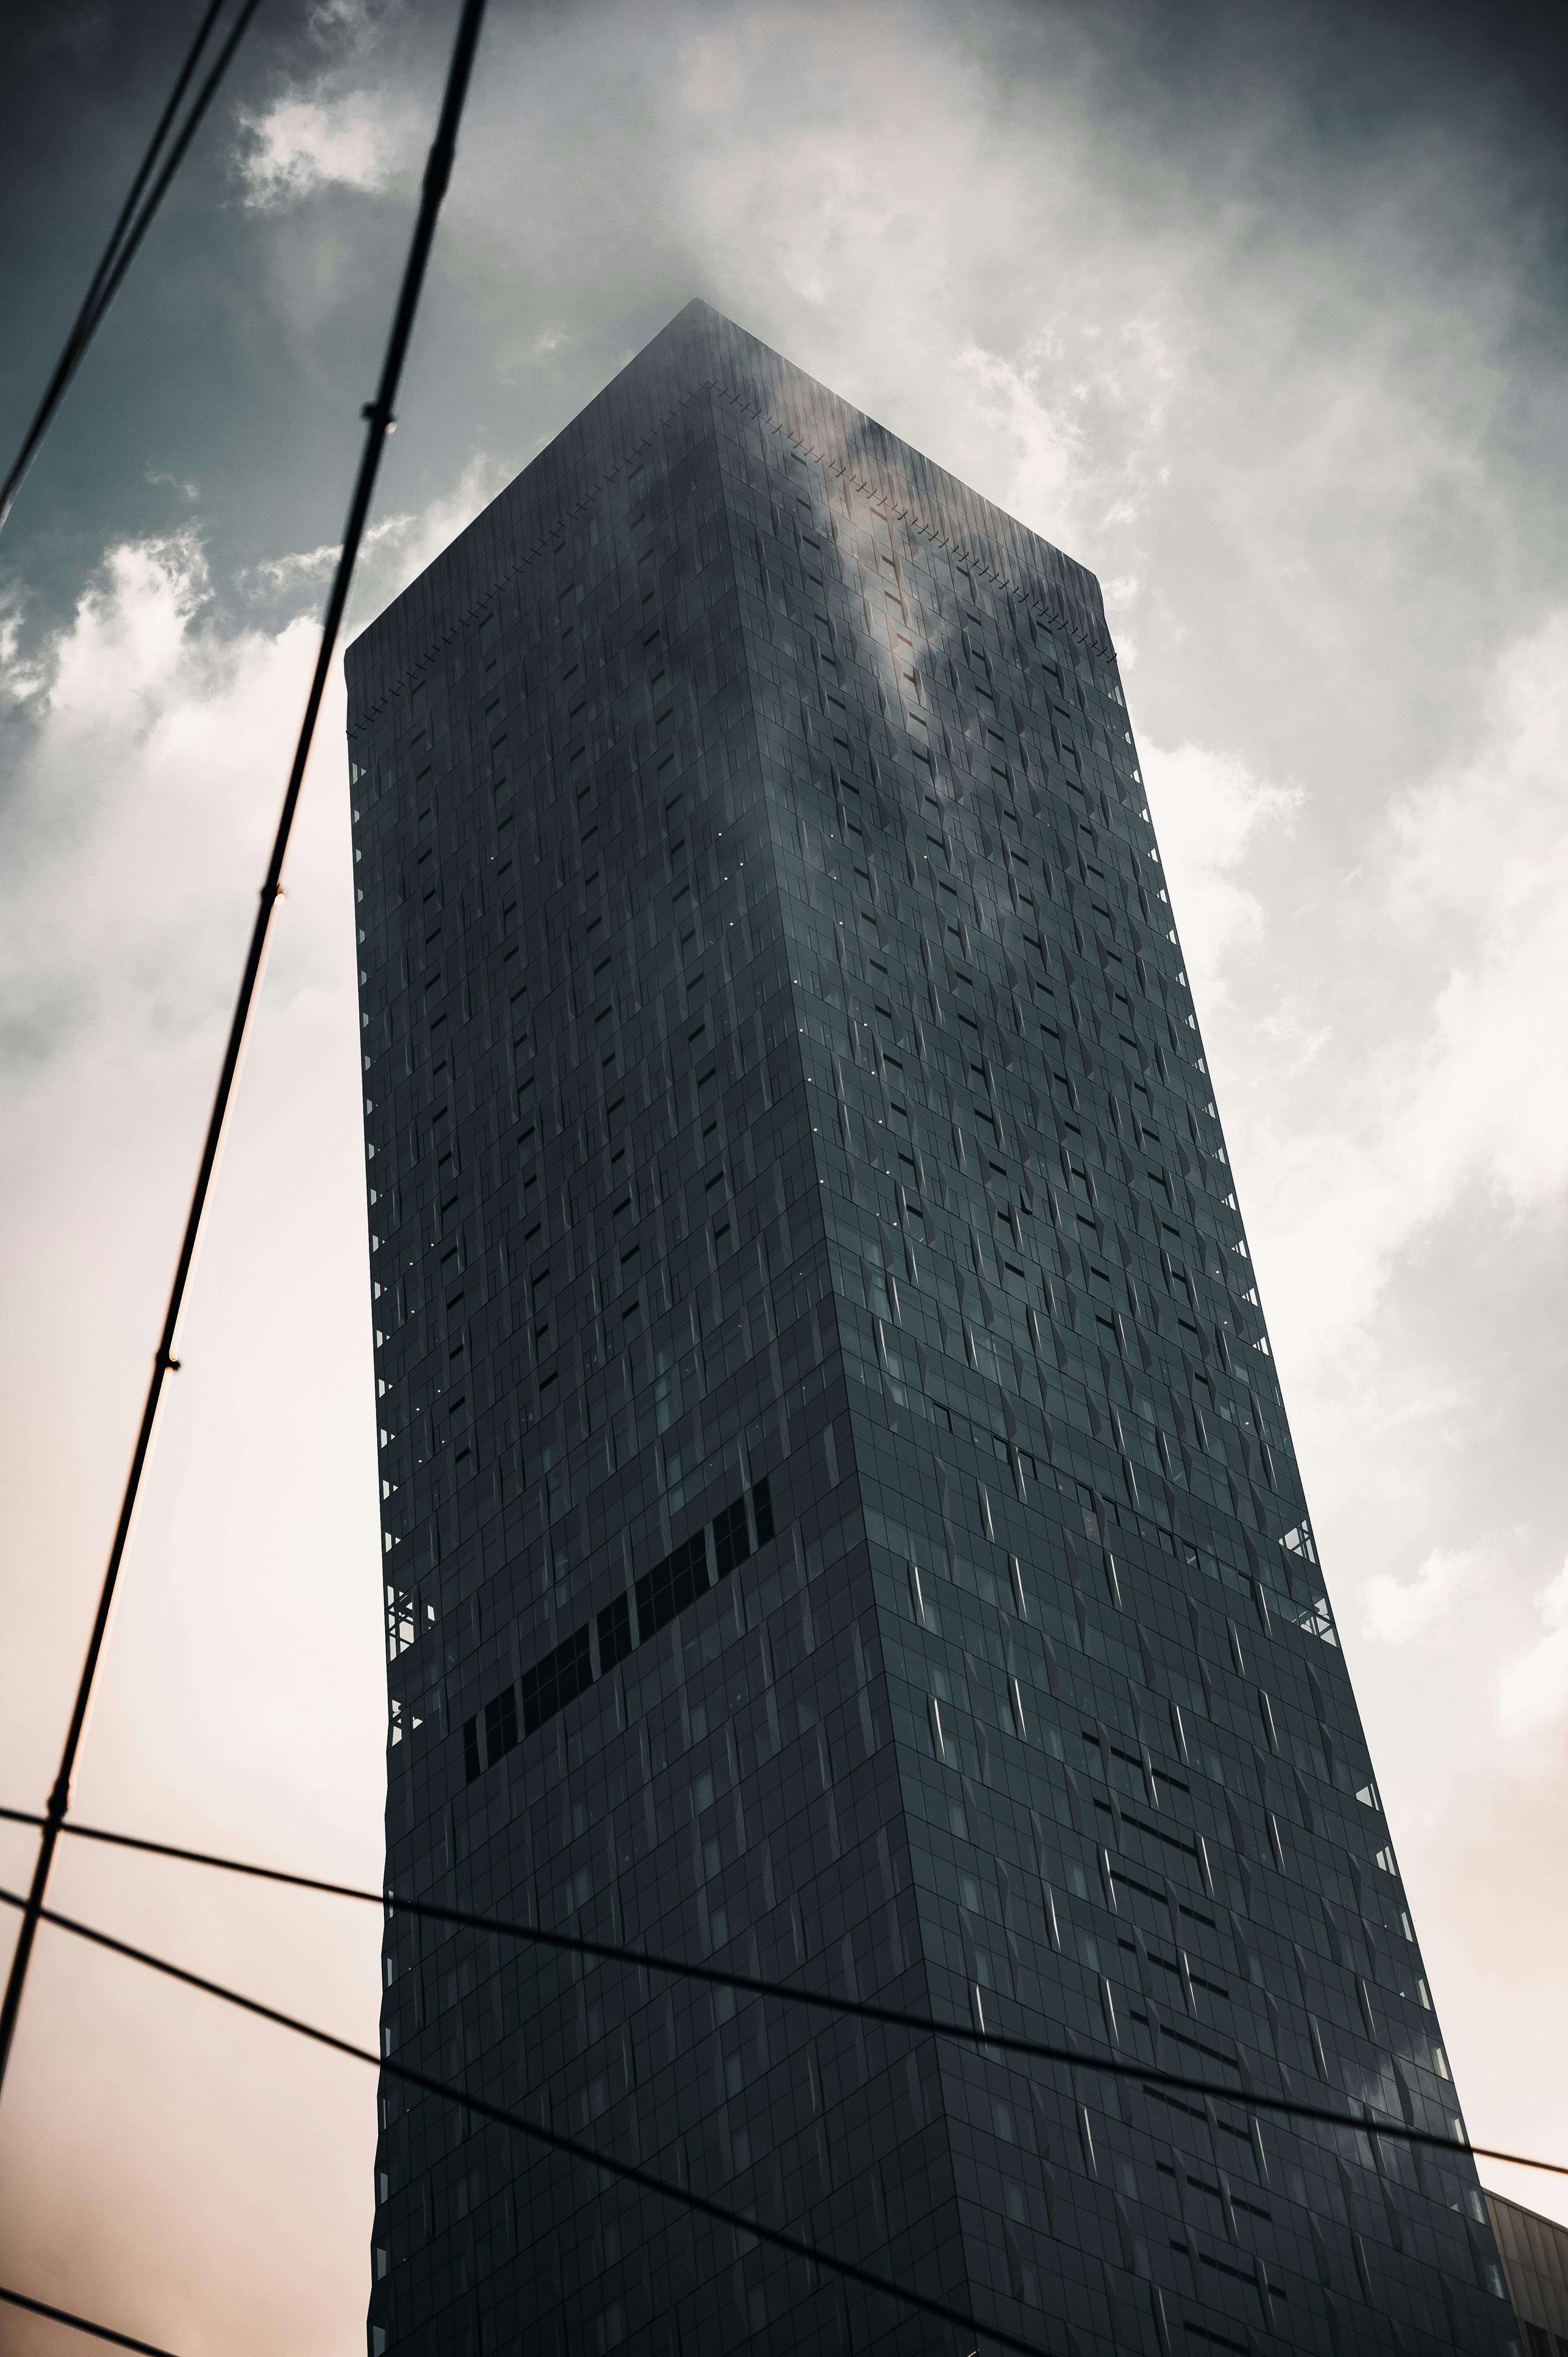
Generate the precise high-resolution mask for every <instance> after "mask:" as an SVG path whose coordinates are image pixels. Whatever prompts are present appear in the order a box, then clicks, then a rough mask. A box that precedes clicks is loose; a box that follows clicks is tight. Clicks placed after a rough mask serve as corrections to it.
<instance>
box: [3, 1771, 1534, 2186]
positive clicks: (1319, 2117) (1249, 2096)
mask: <svg viewBox="0 0 1568 2357" xmlns="http://www.w3.org/2000/svg"><path fill="white" fill-rule="evenodd" d="M0 1823H7V1824H20V1825H41V1824H44V1823H45V1820H44V1819H43V1818H42V1817H40V1816H38V1815H36V1814H34V1813H32V1812H31V1811H30V1810H27V1809H5V1808H0ZM61 1831H62V1832H63V1833H65V1834H68V1835H70V1837H71V1838H72V1839H73V1840H75V1841H89V1842H101V1843H104V1844H107V1845H108V1846H110V1847H112V1848H114V1849H127V1850H133V1851H138V1852H141V1853H144V1854H145V1855H146V1856H147V1857H169V1858H174V1859H177V1860H178V1861H180V1862H181V1863H183V1864H185V1865H188V1866H209V1867H217V1868H219V1870H220V1871H221V1872H222V1873H225V1874H239V1875H244V1876H246V1877H248V1878H252V1879H253V1880H255V1881H259V1882H277V1883H282V1884H284V1885H285V1887H286V1888H287V1889H292V1890H314V1891H317V1892H319V1893H320V1894H321V1895H322V1896H324V1897H326V1898H328V1899H353V1900H360V1901H362V1902H363V1903H364V1904H365V1905H367V1906H371V1907H380V1908H381V1909H382V1910H384V1911H385V1912H386V1913H388V1914H389V1915H395V1914H403V1915H413V1916H417V1917H418V1918H419V1919H420V1920H421V1921H424V1922H431V1923H450V1924H452V1925H454V1926H455V1927H456V1928H457V1929H459V1930H463V1931H470V1932H488V1933H491V1934H494V1935H495V1936H496V1937H498V1938H501V1939H509V1940H526V1941H528V1942H529V1943H531V1944H532V1945H533V1946H535V1947H541V1948H551V1949H554V1950H557V1951H559V1952H560V1953H564V1954H566V1955H572V1956H591V1957H593V1958H594V1959H595V1961H596V1962H597V1963H600V1964H627V1965H632V1966H635V1967H637V1968H638V1969H639V1970H640V1971H643V1972H652V1973H669V1974H671V1975H672V1976H674V1977H675V1978H677V1979H681V1980H689V1981H699V1982H702V1983H703V1984H704V1985H706V1986H712V1987H716V1988H732V1989H740V1990H741V1991H743V1992H744V1993H745V1995H746V1996H768V1997H779V1998H780V1999H782V2000H783V2001H784V2003H786V2004H788V2005H804V2006H814V2007H817V2008H818V2009H819V2010H820V2011H822V2012H824V2013H834V2014H843V2015H848V2016H850V2017H851V2018H854V2019H855V2020H859V2021H875V2022H877V2023H879V2024H880V2025H881V2026H882V2027H883V2028H884V2029H908V2030H913V2031H915V2032H917V2033H918V2034H919V2035H921V2036H924V2037H934V2038H950V2039H952V2040H955V2041H956V2042H958V2043H960V2044H962V2045H967V2046H977V2047H982V2048H983V2049H985V2050H987V2051H989V2052H992V2053H997V2054H1016V2055H1019V2056H1020V2057H1022V2058H1023V2059H1024V2060H1026V2061H1036V2062H1061V2063H1066V2064H1067V2065H1068V2066H1069V2068H1070V2069H1072V2070H1075V2071H1098V2072H1101V2074H1102V2075H1104V2076H1105V2077H1108V2078H1116V2079H1135V2080H1137V2081H1138V2083H1140V2084H1141V2085H1142V2086H1144V2087H1145V2088H1150V2089H1155V2088H1161V2087H1170V2088H1174V2089H1176V2091H1177V2092H1179V2093H1182V2094H1187V2095H1202V2096H1206V2097H1208V2099H1209V2100H1210V2101H1212V2102H1214V2103H1226V2104H1239V2105H1241V2106H1242V2107H1243V2108H1245V2109H1248V2110H1251V2111H1265V2112H1275V2113H1279V2114H1281V2115H1283V2117H1285V2118H1287V2119H1298V2120H1310V2121H1312V2122H1314V2123H1315V2124H1316V2125H1318V2126H1325V2127H1336V2128H1351V2129H1353V2130H1354V2131H1355V2133H1356V2134H1357V2135H1358V2136H1369V2137H1370V2136H1383V2137H1386V2138H1388V2139H1389V2140H1390V2141H1391V2142H1392V2143H1396V2144H1410V2145H1421V2146H1423V2147H1431V2148H1432V2149H1433V2150H1434V2151H1437V2152H1444V2153H1467V2154H1469V2155H1470V2156H1471V2157H1472V2158H1476V2159H1479V2160H1501V2161H1507V2162H1508V2163H1509V2166H1510V2167H1511V2168H1514V2169H1541V2170H1543V2171H1545V2172H1547V2173H1548V2174H1549V2175H1552V2176H1555V2177H1568V2163H1564V2162H1563V2161H1557V2160H1532V2159H1529V2158H1526V2157H1525V2155H1523V2154H1522V2153H1517V2152H1500V2151H1498V2150H1497V2149H1496V2148H1495V2147H1492V2146H1490V2145H1484V2144H1472V2143H1471V2142H1470V2139H1469V2137H1468V2136H1464V2137H1455V2136H1441V2135H1439V2134H1437V2133H1436V2131H1434V2129H1431V2128H1418V2127H1413V2126H1404V2125H1403V2124H1402V2123H1400V2122H1396V2121H1388V2122H1384V2121H1380V2120H1375V2119H1372V2118H1369V2117H1363V2118H1361V2119H1356V2118H1354V2117H1353V2116H1352V2115H1350V2114H1349V2113H1348V2112H1344V2111H1337V2110H1335V2109H1333V2108H1332V2107H1331V2106H1330V2105H1328V2104H1304V2103H1301V2102H1298V2101H1297V2099H1296V2098H1295V2097H1294V2095H1270V2094H1267V2093H1264V2092H1263V2091H1262V2089H1261V2088H1258V2087H1256V2086H1254V2085H1252V2084H1251V2083H1250V2082H1249V2077H1248V2076H1247V2075H1246V2074H1245V2073H1244V2072H1243V2066H1242V2064H1241V2063H1240V2062H1233V2063H1232V2064H1231V2065H1230V2068H1231V2069H1232V2070H1234V2071H1235V2072H1237V2074H1238V2076H1239V2077H1240V2079H1241V2084H1240V2086H1237V2087H1224V2086H1216V2085H1215V2084H1214V2083H1213V2082H1212V2081H1211V2080H1207V2079H1194V2078H1189V2077H1187V2076H1186V2075H1185V2074H1184V2073H1183V2072H1177V2071H1162V2070H1160V2069H1159V2068H1158V2067H1157V2066H1155V2065H1150V2064H1144V2063H1142V2062H1119V2061H1115V2060H1114V2058H1112V2057H1109V2056H1105V2057H1101V2056H1099V2055H1093V2054H1084V2053H1081V2052H1079V2050H1077V2049H1076V2048H1074V2047H1070V2046H1055V2045H1050V2044H1048V2043H1046V2042H1043V2041H1042V2040H1038V2039H1033V2038H1014V2037H1011V2036H1009V2035H1008V2034H1007V2033H1006V2032H1004V2031H1001V2030H994V2029H975V2028H974V2027H973V2026H972V2024H971V2023H969V2022H963V2021H933V2020H931V2019H930V2018H929V2017H928V2016H926V2015H922V2014H918V2013H905V2012H903V2011H902V2010H901V2009H900V2008H899V2007H896V2006H886V2005H873V2004H871V2003H870V2002H869V2001H868V2000H866V1999H865V1998H862V1997H847V1996H832V1995H831V1994H830V1993H829V1992H828V1991H826V1990H822V1989H810V1988H800V1987H798V1986H795V1985H794V1984H793V1983H792V1982H789V1981H768V1980H759V1979H757V1977H755V1975H751V1974H749V1973H728V1972H725V1971H723V1970H722V1969H721V1968H720V1967H719V1966H718V1965H716V1964H692V1963H688V1962H687V1961H686V1959H685V1958H683V1957H681V1956H660V1955H656V1954H654V1953H652V1952H650V1950H648V1949H646V1948H628V1947H622V1946H618V1945H617V1944H616V1943H614V1942H611V1941H607V1940H585V1939H583V1938H581V1937H580V1936H579V1935H578V1934H577V1933H575V1932H547V1931H545V1930H544V1929H543V1928H542V1926H541V1925H539V1924H536V1923H513V1922H510V1921H507V1919H506V1918H505V1917H504V1916H496V1915H476V1914H473V1913H471V1912H470V1911H469V1910H467V1908H463V1907H443V1906H440V1905H438V1904H437V1903H436V1902H435V1900H422V1899H403V1898H399V1897H398V1895H397V1894H396V1893H395V1892H394V1891H392V1890H385V1891H381V1890H361V1889H359V1888H358V1887H357V1886H356V1885H355V1884H353V1883H349V1882H324V1881H322V1880H320V1879H318V1878H317V1877H316V1876H314V1875H309V1874H290V1873H287V1872H285V1870H284V1868H282V1867H275V1866H253V1865H251V1864H250V1863H248V1862H247V1861H246V1860H244V1859H242V1858H234V1857H218V1856H216V1855H215V1854H214V1853H213V1852H212V1851H210V1850H201V1849H181V1848H178V1847H177V1846H175V1845H174V1844H173V1843H170V1842H155V1841H144V1840H142V1839H140V1838H139V1837H138V1836H137V1835H134V1834H115V1833H108V1832H106V1831H105V1830H104V1829H103V1828H102V1826H99V1825H73V1824H67V1825H64V1826H62V1827H61ZM1221 2060H1223V2058H1221ZM1366 2108H1367V2109H1369V2107H1366Z"/></svg>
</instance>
